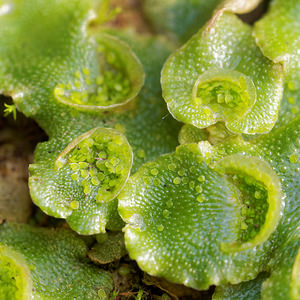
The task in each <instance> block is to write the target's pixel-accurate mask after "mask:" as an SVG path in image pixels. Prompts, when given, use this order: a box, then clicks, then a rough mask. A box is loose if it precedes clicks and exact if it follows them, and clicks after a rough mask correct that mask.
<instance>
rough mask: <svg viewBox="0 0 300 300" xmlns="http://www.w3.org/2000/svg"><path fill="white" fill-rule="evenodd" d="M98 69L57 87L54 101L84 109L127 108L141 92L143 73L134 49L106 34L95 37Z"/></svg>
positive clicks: (77, 72) (78, 71)
mask: <svg viewBox="0 0 300 300" xmlns="http://www.w3.org/2000/svg"><path fill="white" fill-rule="evenodd" d="M95 40H96V44H97V46H96V47H97V49H96V51H97V54H96V55H97V60H98V64H99V70H96V71H94V70H91V69H90V68H83V69H82V70H77V71H76V72H75V74H73V78H72V80H71V81H70V82H68V83H66V84H65V83H61V84H58V85H57V86H56V88H55V90H54V95H55V98H56V99H57V100H58V101H60V102H62V103H64V104H67V105H70V106H72V107H76V108H77V109H81V110H103V109H108V108H113V107H117V106H120V105H124V104H126V103H128V102H129V101H130V100H132V99H133V98H134V97H135V96H137V94H138V93H139V91H140V89H141V88H142V86H143V83H144V77H145V74H144V71H143V67H142V65H141V63H140V61H139V59H138V58H137V57H136V56H135V54H134V53H133V52H132V50H131V49H130V48H129V47H128V46H127V45H126V44H125V43H124V42H122V41H120V40H119V39H118V38H116V37H114V36H111V35H109V34H106V33H100V34H98V35H96V36H95Z"/></svg>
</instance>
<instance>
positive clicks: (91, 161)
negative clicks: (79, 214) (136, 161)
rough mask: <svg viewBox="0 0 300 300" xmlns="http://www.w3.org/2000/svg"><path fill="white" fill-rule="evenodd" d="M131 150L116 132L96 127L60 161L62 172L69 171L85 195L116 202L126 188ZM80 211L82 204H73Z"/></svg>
mask: <svg viewBox="0 0 300 300" xmlns="http://www.w3.org/2000/svg"><path fill="white" fill-rule="evenodd" d="M132 160H133V155H132V150H131V147H130V145H129V144H128V142H127V140H126V138H125V136H123V135H122V134H121V133H119V132H118V131H116V130H113V129H108V128H95V129H92V130H90V131H89V132H87V133H85V134H83V135H81V136H80V137H78V138H77V139H75V140H74V141H73V142H72V143H71V144H70V145H69V146H68V147H67V148H66V149H65V150H64V151H63V152H62V153H61V154H60V155H59V157H58V158H57V160H56V161H55V167H56V169H57V170H58V171H59V170H61V169H62V168H64V169H68V170H69V172H70V173H69V174H70V176H71V178H72V180H74V181H75V182H77V183H78V184H79V185H81V186H82V188H83V192H84V194H86V195H87V194H90V193H93V194H94V195H95V200H96V201H97V202H108V201H111V200H113V199H114V198H115V197H116V196H117V195H118V193H119V192H120V190H121V189H122V187H123V186H124V184H125V182H126V180H127V178H128V176H129V173H130V169H131V166H132ZM70 205H71V207H72V208H73V209H77V208H78V205H79V203H77V202H71V204H70Z"/></svg>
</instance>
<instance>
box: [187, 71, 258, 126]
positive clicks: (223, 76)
mask: <svg viewBox="0 0 300 300" xmlns="http://www.w3.org/2000/svg"><path fill="white" fill-rule="evenodd" d="M192 97H193V101H194V105H195V106H196V107H198V109H199V111H200V114H203V115H205V116H206V117H207V119H209V120H211V122H212V123H215V122H217V121H222V120H226V121H228V122H231V121H234V120H235V119H236V118H242V117H243V116H244V115H245V113H246V112H247V111H248V110H250V109H251V107H252V106H253V104H254V103H255V101H256V90H255V86H254V83H253V81H252V80H251V78H249V77H248V76H246V75H244V74H242V73H240V72H238V71H232V70H217V69H212V70H208V71H206V72H204V73H203V74H201V75H200V76H199V77H198V79H197V81H196V83H195V85H194V88H193V96H192Z"/></svg>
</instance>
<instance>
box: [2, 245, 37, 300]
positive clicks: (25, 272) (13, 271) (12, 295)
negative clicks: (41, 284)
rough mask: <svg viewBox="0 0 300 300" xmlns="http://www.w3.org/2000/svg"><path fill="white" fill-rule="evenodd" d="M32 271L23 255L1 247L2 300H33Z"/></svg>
mask: <svg viewBox="0 0 300 300" xmlns="http://www.w3.org/2000/svg"><path fill="white" fill-rule="evenodd" d="M31 291H32V281H31V276H30V270H29V268H28V266H27V263H26V261H25V259H24V258H23V256H22V255H20V254H19V253H17V252H15V251H13V250H12V249H10V248H9V247H6V246H3V245H0V299H15V300H29V299H31V296H32V295H31V294H32V293H31Z"/></svg>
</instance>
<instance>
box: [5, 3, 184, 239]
mask: <svg viewBox="0 0 300 300" xmlns="http://www.w3.org/2000/svg"><path fill="white" fill-rule="evenodd" d="M75 7H76V9H75ZM91 9H92V7H91V5H90V2H89V1H76V0H74V1H60V2H56V1H52V0H51V1H47V3H46V2H45V1H39V0H31V1H15V2H14V1H13V2H12V3H11V10H10V11H8V13H7V14H4V15H3V16H1V17H0V24H1V29H0V32H1V36H2V38H3V39H7V40H8V42H7V43H2V44H1V46H0V57H5V59H1V63H0V77H1V79H2V82H3V84H2V87H1V90H2V92H4V93H6V94H9V95H12V97H13V99H14V101H15V102H16V104H17V107H18V109H19V110H21V111H22V112H23V113H25V114H26V115H27V116H30V117H33V118H34V119H35V120H36V121H37V122H38V124H39V125H40V126H41V127H42V128H43V129H44V130H45V131H46V133H47V134H48V135H49V137H50V140H49V141H48V142H45V143H42V144H40V145H38V147H37V149H36V151H35V158H34V164H33V165H32V166H31V167H30V173H31V177H30V179H29V181H30V188H31V192H32V197H33V200H34V202H35V203H36V204H37V205H39V206H40V207H41V209H42V210H43V211H44V212H46V213H47V214H49V215H52V216H55V217H60V218H67V221H68V223H69V224H70V226H71V227H72V228H73V229H74V230H76V231H77V232H80V233H82V234H93V233H98V232H103V231H105V227H108V228H110V229H120V228H121V227H122V224H123V223H122V222H121V220H120V218H119V217H118V215H117V212H116V206H117V202H116V200H112V201H110V202H107V203H96V201H95V198H94V197H84V194H83V191H82V190H78V187H76V186H77V184H76V183H75V182H74V181H72V179H71V177H69V176H65V177H62V176H59V174H58V172H57V171H55V169H54V162H55V160H56V159H57V157H58V156H59V154H60V153H61V152H62V151H63V150H64V149H65V148H66V147H67V146H68V144H69V143H71V142H72V141H73V140H74V139H75V138H77V137H79V136H80V135H81V134H83V133H85V132H87V131H89V130H91V129H93V128H95V127H109V128H114V129H115V130H118V131H120V132H122V133H123V134H124V135H125V136H126V137H127V139H128V141H129V143H130V145H131V147H132V148H133V152H134V164H133V170H132V171H134V170H136V168H137V167H138V166H139V165H141V164H142V163H143V162H144V161H147V160H150V159H152V158H154V157H156V156H157V155H159V154H162V153H166V152H170V151H172V150H173V149H174V147H175V146H176V144H177V132H178V129H179V128H178V125H177V124H176V121H174V120H172V118H171V117H170V116H167V110H166V108H165V105H164V104H163V100H162V99H161V96H160V87H159V72H160V69H161V66H162V63H163V61H164V60H165V58H166V57H167V55H168V54H169V51H170V50H169V49H170V48H169V46H168V44H167V43H165V42H164V41H163V40H162V39H156V38H154V37H136V36H134V35H131V36H129V37H128V38H127V39H128V41H129V44H131V46H132V48H134V50H135V52H136V53H137V55H138V56H139V58H140V60H141V61H142V63H143V67H144V69H145V72H146V84H145V86H144V88H143V90H142V91H141V93H140V95H139V96H138V97H137V98H136V99H135V100H133V101H131V103H129V104H128V105H127V106H126V105H125V106H124V107H123V108H120V109H117V111H115V110H113V111H109V110H105V111H102V112H98V111H97V110H96V111H95V110H94V111H82V109H81V108H78V107H73V106H69V105H64V104H62V103H60V102H59V101H58V100H57V98H56V97H55V95H54V91H55V88H57V86H58V85H59V84H62V83H63V84H65V85H67V84H68V83H69V82H74V80H75V79H76V74H77V71H78V70H89V72H90V74H91V76H92V78H91V80H93V76H98V75H97V74H98V72H99V70H98V69H97V68H98V60H97V51H96V50H97V43H96V39H95V38H94V37H95V36H96V35H97V34H98V32H99V30H97V31H96V32H95V31H93V30H91V31H89V33H88V32H87V28H88V27H86V26H87V22H88V20H89V19H90V16H91V14H92V10H91ZM40 11H43V16H42V17H41V15H40ZM21 16H22V17H21ZM53 16H55V17H53ZM35 23H39V26H34V25H33V24H35ZM48 28H51V30H48ZM45 31H47V34H44V32H45ZM123 35H124V36H126V34H123ZM14 39H18V41H19V44H18V45H16V44H15V43H10V42H9V41H10V40H14ZM120 43H121V44H120V46H122V42H120ZM20 44H21V45H22V47H21V48H20V47H19V45H20ZM126 47H127V46H126ZM126 49H127V48H126ZM126 51H129V50H128V49H127V50H126ZM130 51H131V50H130ZM157 51H160V56H159V57H157V56H156V55H155V53H156V52H157ZM18 60H21V63H18V64H13V62H14V61H18ZM86 73H87V72H86ZM146 133H147V134H146ZM154 145H155V146H154ZM73 201H75V202H76V203H77V202H78V205H77V204H76V207H77V206H78V209H76V210H75V211H74V210H72V209H70V203H71V202H73Z"/></svg>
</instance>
